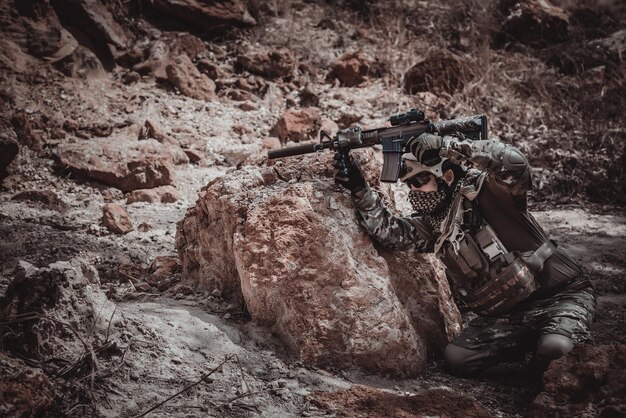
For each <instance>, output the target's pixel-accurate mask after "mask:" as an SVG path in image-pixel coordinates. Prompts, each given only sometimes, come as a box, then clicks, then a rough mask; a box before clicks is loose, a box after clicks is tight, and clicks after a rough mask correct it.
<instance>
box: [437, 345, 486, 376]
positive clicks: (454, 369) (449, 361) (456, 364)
mask: <svg viewBox="0 0 626 418" xmlns="http://www.w3.org/2000/svg"><path fill="white" fill-rule="evenodd" d="M477 353H478V352H477V351H473V350H469V349H467V348H463V347H459V346H458V345H454V344H452V343H450V344H448V345H447V346H446V348H445V350H444V351H443V361H444V364H445V366H446V369H447V370H448V372H450V373H451V374H457V375H464V374H470V373H472V372H474V371H475V370H473V369H472V367H471V366H472V364H471V361H472V360H473V357H475V355H476V354H477Z"/></svg>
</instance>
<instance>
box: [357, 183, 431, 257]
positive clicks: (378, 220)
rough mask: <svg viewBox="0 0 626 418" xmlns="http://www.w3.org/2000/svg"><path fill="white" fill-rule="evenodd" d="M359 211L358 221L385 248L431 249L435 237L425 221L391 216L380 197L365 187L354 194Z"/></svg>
mask: <svg viewBox="0 0 626 418" xmlns="http://www.w3.org/2000/svg"><path fill="white" fill-rule="evenodd" d="M353 199H354V204H355V206H356V209H357V211H358V216H359V223H360V224H361V225H363V227H365V229H366V230H367V231H368V233H369V235H370V236H371V237H372V238H374V240H376V242H378V243H379V244H381V245H382V246H383V247H385V248H389V249H398V250H410V249H412V250H414V251H417V252H432V251H433V249H434V244H435V240H436V237H435V235H434V234H433V232H432V229H431V228H429V227H428V226H427V225H426V224H425V223H424V222H422V221H421V220H420V219H419V218H417V217H403V216H395V215H393V214H392V213H391V212H390V211H389V209H388V208H387V206H386V205H385V203H384V202H383V200H382V198H381V196H380V195H379V194H378V193H376V192H375V191H373V190H372V189H370V188H369V186H368V187H366V188H365V189H364V191H362V192H360V193H358V194H357V195H353Z"/></svg>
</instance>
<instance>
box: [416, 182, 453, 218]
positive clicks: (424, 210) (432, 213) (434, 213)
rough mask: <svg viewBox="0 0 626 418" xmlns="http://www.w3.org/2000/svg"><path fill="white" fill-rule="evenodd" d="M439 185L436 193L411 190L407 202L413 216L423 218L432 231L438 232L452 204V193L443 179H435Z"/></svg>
mask: <svg viewBox="0 0 626 418" xmlns="http://www.w3.org/2000/svg"><path fill="white" fill-rule="evenodd" d="M437 184H438V185H439V187H438V189H439V190H438V191H436V192H420V191H418V190H412V191H410V192H409V201H410V202H411V206H413V210H414V211H415V214H416V215H418V216H423V217H424V218H426V220H427V221H429V222H430V224H431V226H432V227H433V229H434V230H439V228H440V227H441V222H443V220H444V218H445V217H446V214H447V212H448V211H447V209H448V208H449V207H450V203H451V202H452V196H453V194H454V193H453V191H452V189H451V188H450V187H449V186H448V185H447V184H446V182H445V181H443V179H437Z"/></svg>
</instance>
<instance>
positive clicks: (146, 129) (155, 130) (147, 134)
mask: <svg viewBox="0 0 626 418" xmlns="http://www.w3.org/2000/svg"><path fill="white" fill-rule="evenodd" d="M148 138H153V139H156V140H157V141H159V142H160V143H162V144H163V143H167V142H171V141H169V139H168V136H167V134H166V133H165V131H164V130H163V128H162V127H161V126H159V125H158V124H157V123H155V122H152V121H150V120H146V121H145V123H144V125H143V126H142V128H141V129H140V130H139V135H138V139H139V140H142V139H148Z"/></svg>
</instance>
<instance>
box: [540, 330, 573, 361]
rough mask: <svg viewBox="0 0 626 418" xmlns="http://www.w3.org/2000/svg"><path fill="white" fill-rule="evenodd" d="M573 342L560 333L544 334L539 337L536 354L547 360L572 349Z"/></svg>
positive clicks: (560, 355)
mask: <svg viewBox="0 0 626 418" xmlns="http://www.w3.org/2000/svg"><path fill="white" fill-rule="evenodd" d="M572 348H574V342H573V341H572V340H571V339H570V338H568V337H566V336H564V335H560V334H546V335H542V336H541V338H539V342H538V343H537V355H538V356H540V357H542V358H544V359H548V360H555V359H557V358H559V357H562V356H564V355H566V354H567V353H569V352H570V351H572Z"/></svg>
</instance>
